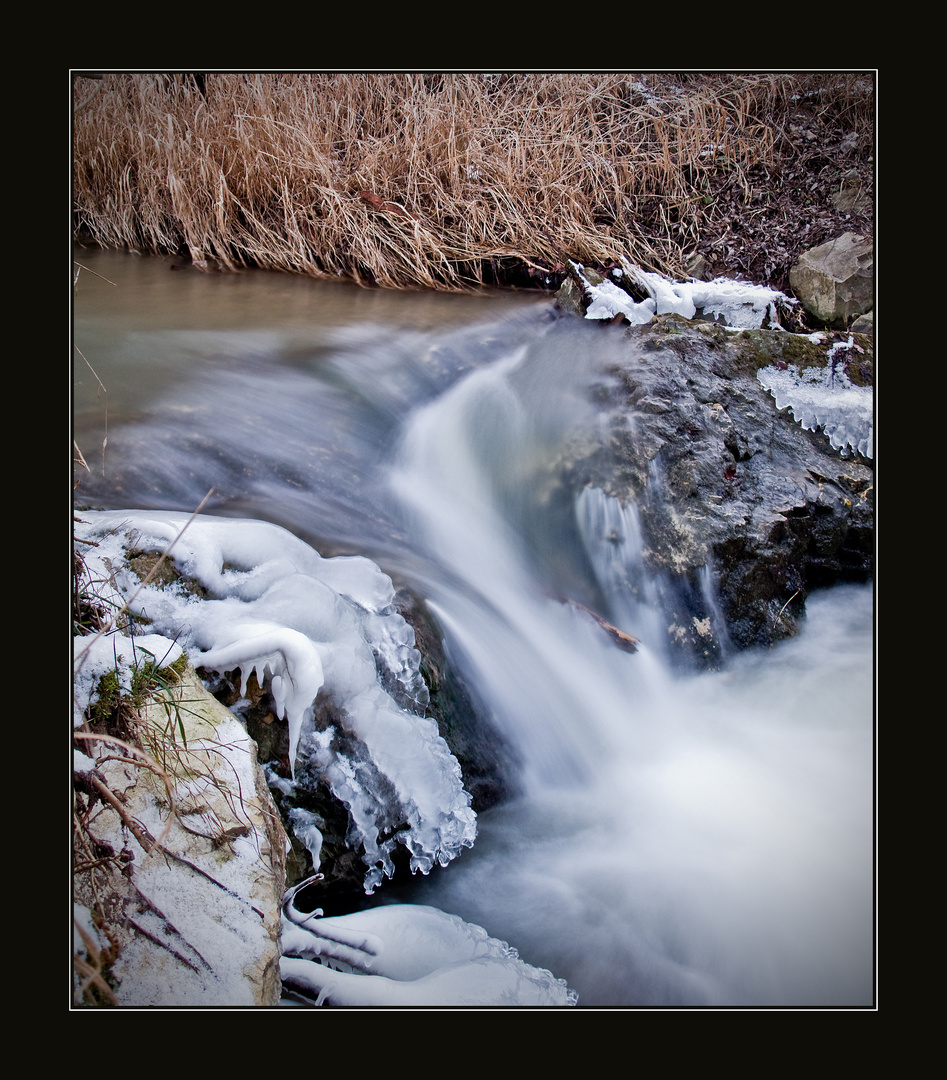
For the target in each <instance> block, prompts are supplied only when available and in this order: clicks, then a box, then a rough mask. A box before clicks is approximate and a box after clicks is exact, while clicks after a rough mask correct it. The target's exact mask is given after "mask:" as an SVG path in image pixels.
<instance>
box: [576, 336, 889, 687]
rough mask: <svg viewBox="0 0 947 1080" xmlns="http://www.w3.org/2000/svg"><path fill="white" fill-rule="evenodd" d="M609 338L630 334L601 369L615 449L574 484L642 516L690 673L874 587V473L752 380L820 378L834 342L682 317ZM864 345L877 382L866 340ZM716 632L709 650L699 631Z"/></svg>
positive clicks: (584, 466)
mask: <svg viewBox="0 0 947 1080" xmlns="http://www.w3.org/2000/svg"><path fill="white" fill-rule="evenodd" d="M603 332H604V333H620V334H624V335H625V336H626V337H627V339H628V340H627V346H628V347H627V360H623V361H622V362H620V363H619V364H617V365H615V364H613V365H612V366H610V367H609V369H608V370H607V371H604V372H603V379H602V382H601V384H600V385H599V386H598V387H597V388H596V391H595V393H596V396H597V398H598V399H599V400H600V402H601V404H602V408H603V410H604V411H605V413H606V414H607V417H608V430H609V438H608V442H607V445H602V446H600V447H599V448H597V450H596V451H595V452H593V453H591V454H590V455H589V456H588V457H587V458H586V459H585V460H584V461H582V462H581V463H580V462H576V466H575V470H574V481H575V482H576V483H579V482H584V483H585V484H588V485H594V486H597V487H601V489H602V490H603V491H604V492H605V493H606V494H608V495H611V496H613V497H615V498H617V499H619V500H620V501H621V502H622V503H628V502H630V501H632V500H634V502H635V503H636V505H637V508H638V513H639V516H640V520H641V528H642V533H643V541H644V547H645V551H644V558H645V562H646V564H647V565H648V566H649V568H650V569H652V570H653V571H654V572H655V574H656V575H657V576H658V580H659V582H661V583H662V584H661V589H662V593H663V603H664V607H665V613H666V616H667V622H668V633H669V640H671V641H672V643H673V645H674V647H675V649H676V650H677V651H678V653H679V654H680V655H681V658H682V660H688V661H690V662H694V663H697V664H698V666H706V665H707V664H709V663H714V662H715V661H716V660H717V659H718V658H719V656H720V654H721V651H722V650H725V648H726V647H727V646H731V647H733V648H736V649H741V648H747V647H751V646H760V645H762V646H766V645H769V644H772V643H773V642H775V641H778V640H780V639H782V638H785V637H788V636H792V635H793V634H794V633H795V632H796V630H797V624H798V621H799V619H800V618H801V617H802V615H803V613H804V609H805V599H806V596H807V595H808V594H809V593H810V592H811V591H812V590H813V589H816V588H820V587H825V586H829V585H833V584H835V583H839V582H856V581H867V580H869V579H870V578H871V575H872V562H873V523H874V507H873V492H874V481H873V475H874V474H873V468H872V463H871V462H870V461H869V460H867V459H864V458H861V457H859V456H858V455H853V456H850V457H844V456H842V454H841V453H840V452H839V451H837V450H835V449H833V448H832V447H831V445H830V444H829V441H828V439H827V438H826V437H825V436H824V434H822V433H821V432H811V431H805V430H803V428H802V427H801V426H800V425H799V424H798V423H797V422H796V421H795V420H794V418H793V416H792V414H791V412H790V410H788V409H784V410H782V411H780V410H778V409H777V407H776V403H775V401H774V400H773V398H772V397H771V396H770V394H769V393H767V391H766V390H765V389H764V388H763V387H762V386H761V385H760V383H759V382H758V381H757V378H756V372H757V370H758V369H759V368H761V367H766V366H770V365H774V364H776V365H779V364H786V363H792V364H793V365H795V366H800V367H801V366H804V365H806V364H812V365H819V364H822V365H824V364H825V363H827V362H828V361H827V346H828V347H830V345H831V343H830V342H829V341H828V340H823V341H819V342H817V341H813V340H812V339H811V338H810V337H808V336H806V335H795V334H788V333H786V332H784V331H781V330H747V331H740V332H735V331H732V330H728V329H725V328H723V327H720V326H714V325H712V324H709V323H704V322H700V321H696V320H687V319H683V318H681V317H679V316H673V315H672V316H661V317H658V318H655V319H652V320H651V322H650V323H648V324H646V325H643V326H636V327H628V328H624V329H621V328H618V327H614V328H611V327H610V328H603ZM855 337H856V338H857V339H858V341H859V350H860V351H859V352H858V353H857V354H856V355H857V358H858V365H859V372H858V377H859V378H860V379H861V380H862V385H864V384H865V383H866V382H867V383H869V384H870V381H871V375H872V359H873V353H872V348H871V340H870V339H869V338H862V337H861V336H859V335H855ZM610 355H614V354H613V353H611V352H610ZM705 568H706V569H709V571H710V578H711V582H712V591H711V594H710V595H711V596H712V597H713V599H714V602H715V603H716V605H717V606H718V608H719V611H718V612H717V613H716V615H717V618H716V620H714V616H715V613H714V612H713V611H712V610H710V608H709V603H710V601H709V599H708V595H707V590H706V588H704V587H703V586H702V584H701V582H702V577H701V575H702V573H703V574H706V569H705ZM708 619H710V620H711V621H712V622H715V623H716V629H715V633H714V634H713V635H712V637H710V638H708V635H707V634H706V633H701V632H696V631H695V630H694V629H688V628H697V627H701V628H705V627H706V625H707V620H708ZM632 629H633V628H632Z"/></svg>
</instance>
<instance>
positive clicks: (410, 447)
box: [396, 343, 872, 1005]
mask: <svg viewBox="0 0 947 1080" xmlns="http://www.w3.org/2000/svg"><path fill="white" fill-rule="evenodd" d="M547 344H548V343H547ZM551 347H552V346H549V347H547V348H546V349H544V348H543V347H542V346H541V345H540V346H539V347H538V349H537V355H538V354H541V355H542V357H543V359H544V360H546V361H548V360H549V359H550V357H549V348H551ZM528 362H529V360H528V357H526V356H525V355H524V353H523V351H520V353H518V354H517V355H514V356H511V357H509V358H507V359H505V360H504V361H501V362H499V363H497V364H496V365H495V366H494V367H492V368H490V369H488V370H485V371H479V372H477V373H476V374H475V375H473V376H470V377H468V378H467V379H466V380H465V381H464V382H462V383H461V384H459V385H458V386H456V387H455V388H454V389H453V390H451V391H450V392H449V393H448V394H446V395H444V397H443V398H441V399H439V400H437V401H436V402H434V403H432V404H431V405H430V406H428V407H427V409H425V410H423V411H421V412H420V413H419V414H418V415H416V416H415V417H413V418H412V420H411V421H410V422H409V424H408V426H407V432H406V435H405V438H404V442H403V446H402V457H401V459H400V462H399V467H398V470H397V472H396V487H397V490H398V491H399V492H400V493H401V494H402V496H403V498H404V499H405V501H406V502H407V503H409V504H410V506H411V508H412V511H413V513H414V514H415V516H416V520H415V523H414V528H413V530H412V535H414V536H416V537H417V538H418V540H419V542H421V543H422V544H424V545H425V547H426V549H427V550H428V551H429V553H430V555H431V558H432V560H433V559H436V560H437V561H438V562H441V563H445V564H447V565H448V566H449V568H450V571H451V581H452V582H453V584H452V586H451V588H450V589H449V590H445V591H440V592H438V593H437V594H436V597H435V602H436V605H437V612H438V614H439V616H440V617H441V619H442V620H443V622H444V625H445V626H446V627H447V628H449V631H450V636H451V639H452V640H453V641H454V642H455V643H456V644H457V646H458V647H459V648H460V649H461V650H463V652H464V653H465V655H466V657H467V660H468V663H469V664H470V666H471V668H472V669H473V670H474V671H475V673H476V684H477V686H478V688H479V689H480V691H481V692H482V693H484V694H485V695H487V697H488V700H489V703H490V706H491V708H492V710H493V713H494V715H495V716H496V717H498V718H500V722H501V723H505V724H506V728H505V734H506V735H507V737H508V738H509V739H510V741H511V742H512V743H513V745H515V746H516V747H517V749H518V751H519V753H520V755H521V757H522V760H523V761H524V763H525V766H524V772H525V775H524V794H523V797H522V799H521V800H519V801H518V802H516V803H515V804H513V805H507V806H503V807H500V808H497V809H495V810H494V811H492V812H490V813H489V814H486V815H481V826H480V827H481V833H480V839H479V840H478V844H477V845H476V847H475V850H474V851H473V852H472V853H470V855H469V856H466V855H465V857H464V859H463V860H461V861H460V862H459V863H458V865H457V866H456V867H453V868H452V869H451V871H450V872H449V873H448V874H445V875H443V876H441V877H439V878H438V879H437V880H436V881H435V880H432V881H429V882H423V883H420V884H419V885H418V887H417V893H418V895H419V897H421V898H423V899H424V900H425V901H426V902H428V903H431V904H434V905H437V906H443V907H446V908H447V910H450V911H454V912H456V913H458V914H460V915H461V916H462V917H463V918H466V919H468V920H471V921H473V922H477V923H479V924H481V925H489V926H491V927H494V928H496V929H497V930H498V931H499V932H500V934H501V936H503V937H504V938H505V939H507V940H510V941H516V942H517V943H518V948H519V949H520V952H521V954H522V955H523V956H524V957H525V958H526V959H527V960H529V959H532V958H541V959H542V962H543V964H545V965H546V966H549V967H551V968H552V969H553V970H555V971H556V972H557V973H559V974H561V975H563V977H564V978H566V981H567V982H568V983H569V984H570V985H571V986H574V987H576V988H577V989H578V990H579V1000H580V1003H582V1004H585V1005H616V1004H622V1005H693V1004H700V1005H732V1004H742V1005H747V1004H753V1005H764V1004H765V1005H772V1004H802V1005H824V1004H849V1005H851V1004H859V1003H865V1002H867V1001H869V1000H870V996H871V919H872V909H871V826H870V799H871V791H870V769H871V765H870V762H871V733H870V716H871V699H870V685H871V680H870V665H869V662H868V658H867V656H866V654H864V653H863V652H860V649H859V647H858V646H855V647H852V645H851V643H850V641H848V640H846V641H845V643H844V644H842V643H840V642H839V641H838V640H837V635H838V634H839V633H840V632H843V631H842V627H843V626H845V627H847V629H846V630H845V631H844V632H843V633H845V634H847V633H849V632H850V631H851V630H853V629H854V631H855V632H856V634H857V635H860V637H861V641H862V643H863V644H864V641H865V638H864V634H865V629H864V628H865V627H866V626H869V625H870V592H869V591H867V590H864V589H855V590H853V591H851V592H841V593H838V594H836V595H834V596H832V597H831V598H825V599H823V600H819V599H816V600H815V601H814V602H813V604H812V607H813V609H814V611H813V614H812V616H811V617H810V619H811V624H812V625H811V626H810V628H809V629H808V631H807V636H806V637H805V638H804V639H802V640H800V641H797V642H793V643H791V644H787V645H784V646H781V647H780V649H779V651H778V653H779V655H778V657H777V655H760V656H748V657H745V658H743V659H741V660H738V661H736V662H735V663H732V664H731V665H730V666H729V667H728V668H727V669H726V670H725V671H724V672H720V673H706V674H702V675H696V676H690V677H686V678H682V677H675V676H674V675H673V674H672V673H671V671H670V670H669V668H668V666H667V663H666V660H665V657H664V650H663V649H662V648H661V646H660V642H661V640H662V625H661V623H662V614H661V611H660V607H659V601H658V596H657V593H656V591H655V589H654V587H653V581H652V579H651V578H650V577H649V574H648V571H647V569H646V567H645V566H644V563H643V558H642V545H641V540H640V532H639V528H638V521H637V513H636V510H635V507H634V506H633V505H629V506H622V505H621V504H619V503H618V501H617V500H615V499H613V498H610V497H609V496H607V495H605V494H604V493H603V492H601V491H600V490H597V489H593V488H585V489H583V490H582V491H581V493H580V494H579V495H578V497H577V498H576V500H575V507H574V509H575V524H576V526H577V533H578V536H579V537H580V539H581V547H582V550H583V551H584V553H585V555H586V556H587V558H588V571H589V573H590V575H591V577H592V579H593V583H594V585H595V586H597V587H598V589H599V590H600V592H601V595H602V597H603V598H604V601H605V603H606V604H607V615H608V617H609V618H610V619H611V620H613V621H614V622H615V623H616V624H619V625H620V626H621V628H622V629H624V630H626V631H627V632H629V633H632V634H634V635H635V636H636V637H638V638H639V640H640V645H639V649H638V652H637V653H636V654H634V655H629V654H627V653H625V652H622V651H619V650H617V649H615V648H614V646H613V645H611V644H610V643H609V642H608V640H607V638H606V637H605V636H604V635H603V634H602V633H601V630H600V629H599V628H598V627H596V626H595V625H594V623H590V622H589V621H588V620H584V619H583V618H582V616H581V613H580V612H577V611H576V610H575V608H573V607H570V606H565V605H563V604H561V603H559V602H557V600H555V599H553V598H551V597H549V596H547V595H545V594H544V590H543V584H544V583H543V570H542V568H541V567H540V566H539V565H538V564H537V562H536V561H535V558H533V557H532V555H533V553H531V552H530V551H529V548H528V545H527V543H526V541H525V538H524V532H523V530H522V529H521V528H518V527H517V524H516V518H517V514H516V513H515V512H511V508H516V507H522V506H523V505H525V504H529V505H530V506H531V510H532V512H533V513H534V514H535V515H537V516H538V517H541V516H542V508H541V507H539V506H537V505H536V503H535V502H532V503H530V492H527V491H517V490H516V488H517V484H518V483H520V482H523V483H532V482H533V479H534V478H532V477H530V478H529V480H523V477H524V469H523V463H524V462H528V461H530V460H535V458H536V455H537V449H538V448H537V446H536V441H535V431H534V430H532V429H531V426H530V424H529V422H528V419H527V418H526V417H527V416H528V413H529V397H528V395H523V396H521V395H518V394H517V393H516V388H515V385H514V376H515V373H516V372H517V370H518V367H520V368H521V367H522V366H523V365H524V364H527V363H528ZM553 366H555V365H553ZM570 393H571V392H570V389H569V388H568V387H564V388H563V394H564V397H563V402H564V404H563V408H564V409H566V408H567V406H566V405H565V400H566V399H567V398H569V397H570ZM497 425H499V428H500V430H498V428H497ZM567 435H568V431H567V430H563V431H562V436H563V437H567ZM461 463H462V466H461ZM527 472H528V470H527ZM521 520H522V519H521ZM543 528H545V529H547V530H549V533H550V534H552V533H555V534H557V535H559V536H560V537H561V538H563V539H568V532H567V530H563V528H562V523H561V522H557V521H556V520H555V518H554V517H553V518H552V519H547V521H546V522H545V524H544V525H543V524H541V523H540V522H538V521H537V520H533V521H532V522H531V531H532V534H533V536H534V537H535V535H536V533H537V531H538V532H542V530H543ZM547 540H549V534H547ZM649 643H657V644H654V645H652V644H649ZM829 643H831V650H830V651H827V652H826V653H824V654H822V655H820V653H819V651H818V650H819V649H821V648H823V647H824V646H825V645H827V644H829ZM863 644H862V646H861V647H862V648H863ZM840 687H845V689H844V690H843V691H842V692H839V689H838V688H840ZM807 703H808V704H807ZM809 710H811V713H809ZM813 715H815V716H822V717H823V722H822V723H818V722H815V721H813V719H812V716H813Z"/></svg>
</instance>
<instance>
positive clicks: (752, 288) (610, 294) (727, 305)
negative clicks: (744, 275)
mask: <svg viewBox="0 0 947 1080" xmlns="http://www.w3.org/2000/svg"><path fill="white" fill-rule="evenodd" d="M572 265H573V268H574V269H575V270H576V272H577V273H579V275H580V276H581V277H582V279H583V282H584V283H585V288H586V291H587V293H588V296H589V305H588V308H587V309H586V313H585V317H586V318H587V319H611V318H613V317H614V316H615V315H618V314H622V315H624V316H625V317H626V318H627V319H628V321H629V322H630V323H632V324H633V325H637V324H641V323H646V322H648V321H649V319H651V317H652V316H653V315H671V314H675V315H683V316H684V318H685V319H693V318H694V316H695V315H696V314H697V312H698V311H702V312H703V313H704V314H705V315H713V316H716V317H719V318H721V319H723V321H724V323H726V325H727V326H732V327H736V328H740V329H750V328H754V327H760V326H762V325H763V323H764V321H766V320H767V319H768V320H769V323H770V325H771V326H776V325H778V324H779V317H778V310H777V309H778V305H780V304H789V303H790V300H789V298H788V297H786V296H785V295H784V294H783V293H781V292H779V291H777V290H776V289H769V288H767V287H766V286H765V285H752V284H750V283H748V282H745V281H732V280H730V279H729V278H716V279H715V280H713V281H671V280H670V279H669V278H666V277H662V275H660V274H653V273H648V272H647V271H645V270H641V269H639V268H638V267H636V266H632V265H630V264H626V265H625V267H624V268H623V269H615V270H614V271H612V273H613V275H615V276H616V277H617V278H618V279H619V280H620V279H621V278H622V277H627V278H628V280H629V281H631V283H632V284H633V285H635V286H636V287H637V288H638V289H640V290H643V291H644V292H646V293H647V294H648V297H647V299H645V300H642V301H640V302H638V301H636V300H634V298H633V297H632V296H631V295H630V294H629V293H628V292H626V291H625V290H624V289H623V288H621V287H620V286H619V285H616V284H615V283H614V282H612V281H608V280H605V281H602V282H600V283H599V284H595V285H593V284H592V283H591V282H590V281H589V280H588V279H587V278H586V277H585V275H584V272H583V268H582V267H581V266H579V265H578V264H577V263H573V264H572Z"/></svg>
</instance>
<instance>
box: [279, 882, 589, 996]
mask: <svg viewBox="0 0 947 1080" xmlns="http://www.w3.org/2000/svg"><path fill="white" fill-rule="evenodd" d="M289 899H290V903H289V904H287V905H285V906H284V913H285V914H284V919H283V958H282V960H281V961H280V970H281V972H282V977H283V983H284V985H285V986H289V987H291V988H295V989H296V990H297V991H299V992H300V993H302V994H303V995H305V996H306V997H307V998H309V999H311V1000H312V1001H313V1002H314V1003H315V1004H318V1005H322V1004H324V1003H326V1002H328V1003H329V1004H330V1005H339V1006H350V1007H357V1006H363V1007H370V1006H386V1005H387V1006H402V1007H407V1008H410V1007H417V1006H468V1007H470V1006H517V1005H519V1006H557V1005H558V1006H568V1005H575V1004H576V1000H577V995H576V993H575V991H574V990H570V989H569V987H568V986H567V985H566V984H565V982H564V981H563V980H562V979H557V978H556V977H555V976H554V975H553V974H552V973H551V972H549V971H547V970H545V969H544V968H535V967H532V966H531V965H529V964H526V963H524V961H523V960H521V959H520V957H519V954H518V953H517V951H516V950H515V949H513V948H511V947H510V946H509V945H507V944H506V942H503V941H498V940H497V939H496V938H491V937H490V936H489V935H488V934H487V932H486V931H485V930H484V929H483V928H482V927H480V926H475V925H473V924H472V923H467V922H464V921H463V920H462V919H459V918H457V916H455V915H449V914H447V913H446V912H444V911H441V910H439V909H438V908H433V907H426V906H424V905H420V904H392V905H389V906H383V907H376V908H371V909H369V910H367V911H359V912H355V913H354V914H351V915H344V916H341V917H332V918H323V917H322V916H321V914H319V913H313V915H312V916H308V917H307V916H305V915H302V914H301V913H299V912H297V911H296V910H295V909H294V908H293V907H292V904H291V900H292V898H291V896H290V898H289ZM287 916H288V917H287Z"/></svg>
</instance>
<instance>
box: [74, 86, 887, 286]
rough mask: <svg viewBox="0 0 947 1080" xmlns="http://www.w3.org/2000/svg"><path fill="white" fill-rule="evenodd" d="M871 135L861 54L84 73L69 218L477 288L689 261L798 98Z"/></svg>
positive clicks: (387, 277) (321, 265) (124, 238)
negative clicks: (653, 67) (729, 61)
mask: <svg viewBox="0 0 947 1080" xmlns="http://www.w3.org/2000/svg"><path fill="white" fill-rule="evenodd" d="M807 95H808V97H809V98H810V99H811V100H813V101H816V100H817V101H818V103H819V108H822V109H828V110H834V111H835V112H836V113H841V112H843V111H844V113H845V116H846V123H847V124H848V126H849V127H850V128H852V129H853V130H855V131H856V132H859V133H860V137H864V138H867V139H870V138H871V134H872V125H873V108H874V107H873V83H872V79H871V76H870V75H867V76H865V75H858V74H841V75H839V74H831V75H829V74H801V75H768V74H762V75H759V74H695V75H686V74H676V75H663V76H654V75H634V74H568V75H555V74H501V75H485V74H440V75H439V74H425V75H421V74H362V73H359V74H300V75H284V74H209V75H207V76H206V77H204V79H203V81H202V82H199V81H196V80H195V79H193V78H192V77H191V76H188V75H162V74H154V75H151V74H134V75H118V74H115V75H106V76H104V77H103V78H102V79H101V80H97V81H96V82H94V83H93V82H92V80H89V79H84V78H77V79H76V87H75V99H74V109H75V111H74V139H75V157H74V199H75V220H76V227H77V231H78V232H81V233H82V234H85V235H88V236H90V237H91V238H92V239H93V240H94V241H95V242H98V243H100V244H102V245H105V246H126V245H127V246H129V247H131V248H134V249H137V250H141V251H146V252H153V253H160V254H168V253H175V252H180V253H186V254H188V255H189V256H190V258H191V259H192V260H193V262H194V264H195V265H196V266H199V267H202V268H210V267H217V268H221V269H226V270H235V269H238V268H240V267H250V266H255V267H265V268H271V269H279V270H288V271H293V272H297V273H302V274H310V275H314V276H322V275H332V276H336V275H339V274H341V275H344V276H347V277H351V278H354V279H355V280H357V281H361V282H364V283H377V284H379V285H383V286H389V287H399V288H406V287H407V288H410V287H431V288H442V289H457V290H459V289H466V288H470V287H476V286H479V285H482V284H493V283H496V282H499V281H503V280H504V277H506V278H507V279H508V278H509V277H510V276H511V273H512V270H513V269H515V270H516V272H517V273H519V274H520V276H521V278H522V280H523V282H524V283H525V282H527V281H528V280H530V274H531V275H532V278H533V280H534V281H535V282H536V283H537V284H539V283H541V282H542V280H543V279H544V278H545V277H546V276H547V275H550V274H556V273H561V270H562V268H563V267H564V265H565V263H566V261H567V260H569V259H575V260H577V261H579V262H582V263H584V264H586V265H594V266H607V265H610V264H612V263H615V262H618V261H620V260H622V259H627V260H630V261H631V262H634V263H637V264H638V265H640V266H642V267H644V268H645V269H652V270H658V271H660V272H663V273H668V274H674V275H680V274H682V273H683V272H684V264H685V261H686V256H687V253H688V252H692V251H694V250H695V249H696V246H697V244H698V242H699V240H700V238H701V233H702V230H704V229H706V228H707V227H708V225H711V224H712V216H713V207H712V206H710V207H708V199H707V192H708V190H710V189H711V187H716V188H719V185H720V179H721V176H726V178H727V180H728V181H729V186H733V185H736V189H737V190H741V189H742V191H743V192H744V196H745V197H747V198H748V197H749V191H750V183H749V182H748V179H747V174H748V170H750V169H752V168H753V167H754V166H759V165H762V166H766V167H768V166H770V165H771V164H772V163H773V160H774V155H775V154H776V152H777V150H776V148H777V145H778V144H779V143H780V141H781V140H784V139H785V137H786V132H787V130H788V117H789V116H790V114H791V111H792V109H793V108H794V107H795V105H794V102H798V101H799V100H801V99H803V98H805V97H806V96H807Z"/></svg>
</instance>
